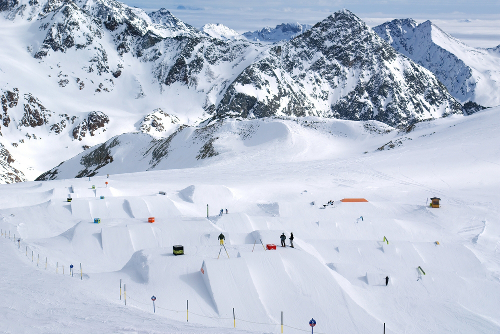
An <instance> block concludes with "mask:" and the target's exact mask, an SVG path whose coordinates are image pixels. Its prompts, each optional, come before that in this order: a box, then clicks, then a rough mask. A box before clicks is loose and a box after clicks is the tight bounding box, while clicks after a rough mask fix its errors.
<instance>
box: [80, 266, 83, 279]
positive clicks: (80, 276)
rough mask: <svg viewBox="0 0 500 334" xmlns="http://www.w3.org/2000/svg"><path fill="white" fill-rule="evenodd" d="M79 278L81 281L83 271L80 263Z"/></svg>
mask: <svg viewBox="0 0 500 334" xmlns="http://www.w3.org/2000/svg"><path fill="white" fill-rule="evenodd" d="M80 280H82V281H83V271H82V264H81V263H80Z"/></svg>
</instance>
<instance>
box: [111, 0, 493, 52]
mask: <svg viewBox="0 0 500 334" xmlns="http://www.w3.org/2000/svg"><path fill="white" fill-rule="evenodd" d="M121 1H122V2H124V3H126V4H128V5H130V6H136V7H139V8H142V9H144V10H146V11H147V12H150V11H153V10H157V9H160V8H166V9H168V10H170V11H171V12H172V14H174V15H175V16H176V17H178V18H179V19H181V20H183V21H184V22H186V23H189V24H191V25H193V26H194V27H196V28H200V27H201V26H203V25H204V24H206V23H222V24H224V25H226V26H228V27H230V28H232V29H234V30H236V31H238V32H240V33H243V32H246V31H253V30H257V29H261V28H263V27H265V26H271V27H274V26H276V25H277V24H280V23H284V22H299V23H308V24H315V23H316V22H319V21H321V20H323V19H324V18H326V17H327V16H328V15H330V14H331V13H333V12H335V11H337V10H340V9H342V8H346V9H349V10H350V11H351V12H353V13H354V14H356V15H357V16H358V17H360V18H361V19H363V20H364V21H365V22H366V23H367V24H368V25H369V26H372V27H373V26H376V25H378V24H381V23H383V22H386V21H388V20H391V19H395V18H409V17H411V18H413V19H415V20H416V21H417V22H419V23H421V22H424V21H426V20H432V21H433V22H434V23H435V24H437V25H438V26H439V27H440V28H441V29H443V30H444V31H446V32H448V33H450V34H451V35H453V36H454V37H457V38H459V39H461V40H462V41H464V42H465V43H467V44H469V45H471V46H476V47H494V46H497V45H499V44H500V0H473V1H471V0H467V1H466V0H420V1H418V0H349V1H346V0H331V1H326V0H308V1H303V0H301V1H299V0H287V1H283V0H253V1H251V2H241V1H230V0H211V1H208V0H190V1H181V0H141V1H139V0H121Z"/></svg>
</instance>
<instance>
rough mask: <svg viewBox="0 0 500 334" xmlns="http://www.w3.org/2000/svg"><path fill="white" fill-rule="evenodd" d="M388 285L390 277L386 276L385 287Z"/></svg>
mask: <svg viewBox="0 0 500 334" xmlns="http://www.w3.org/2000/svg"><path fill="white" fill-rule="evenodd" d="M387 284H389V276H385V286H387Z"/></svg>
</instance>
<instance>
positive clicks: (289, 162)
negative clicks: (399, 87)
mask: <svg viewBox="0 0 500 334" xmlns="http://www.w3.org/2000/svg"><path fill="white" fill-rule="evenodd" d="M362 124H364V125H363V126H362ZM271 125H272V124H271ZM314 127H317V128H318V129H316V130H313V129H312V128H314ZM282 128H283V129H284V128H288V131H282V130H280V127H278V126H277V125H272V126H268V127H267V130H268V131H267V132H268V133H266V132H265V131H264V130H262V132H261V133H260V135H259V136H260V137H261V140H260V141H259V140H258V138H253V139H252V140H253V141H252V142H251V145H248V146H244V145H243V146H242V145H241V143H238V142H236V141H230V140H229V141H228V142H227V143H226V145H227V146H226V149H227V148H228V146H229V145H231V144H234V145H240V146H238V147H233V150H236V149H238V150H241V151H239V152H240V153H239V154H238V155H236V156H227V155H226V157H229V158H227V159H218V160H217V159H216V160H214V161H213V162H212V163H210V164H209V163H207V164H205V165H201V166H199V167H197V168H180V169H170V170H162V171H150V172H141V173H132V174H114V173H113V172H112V171H111V172H110V175H109V177H107V176H106V175H102V176H95V177H91V178H90V179H89V178H82V179H62V180H55V181H47V182H25V183H19V184H11V185H1V186H0V208H1V209H0V227H1V228H2V235H1V238H0V249H1V251H0V259H1V261H0V272H1V275H0V277H1V281H0V294H1V296H2V298H1V299H0V308H1V309H2V312H0V332H6V333H33V332H51V333H61V332H65V333H89V332H108V333H111V332H113V333H128V332H134V333H229V332H231V333H233V332H237V331H238V330H247V331H252V332H254V333H280V332H281V325H280V322H281V312H283V320H284V325H285V326H284V333H302V332H308V331H309V330H310V327H309V325H308V322H309V320H310V319H311V318H314V319H315V320H316V321H317V325H316V327H315V330H314V331H315V333H373V332H382V329H383V324H384V323H385V324H386V331H387V333H499V332H500V313H499V312H498V309H499V308H500V260H499V254H500V237H499V235H500V225H499V224H500V215H499V208H498V203H499V202H500V194H499V192H498V189H499V187H500V168H499V166H500V150H499V147H498V145H497V144H494V143H499V142H500V131H499V128H500V108H495V109H489V110H486V111H481V112H478V113H476V114H474V115H471V116H467V117H464V116H451V117H448V118H443V119H438V120H434V121H429V122H422V123H419V124H417V125H416V126H415V127H414V128H413V129H412V131H410V132H408V133H398V132H397V131H396V130H392V131H390V129H389V130H384V131H381V130H380V128H378V127H377V123H376V122H373V123H361V122H346V121H338V122H332V123H329V125H328V127H327V128H326V131H325V128H324V129H321V125H318V124H315V123H309V124H308V125H306V124H304V125H303V126H301V127H287V126H286V122H283V125H282ZM301 129H302V130H301ZM278 130H280V131H278ZM271 132H274V133H275V134H274V136H273V135H272V134H271ZM313 133H317V134H318V135H317V136H316V137H313ZM319 133H323V134H322V135H321V136H320V135H319ZM324 133H329V134H330V135H329V137H327V136H326V135H324ZM245 147H246V149H245ZM335 147H336V148H337V149H334V148H335ZM377 148H379V149H377ZM250 149H251V151H250ZM221 156H224V155H221ZM128 163H129V164H134V161H132V160H130V161H129V162H128ZM106 182H107V183H106ZM160 192H163V193H164V195H163V194H161V193H160ZM68 197H71V198H72V200H71V202H68V201H67V198H68ZM431 197H439V198H440V199H441V202H440V205H441V206H440V207H439V208H431V207H429V203H430V202H429V198H431ZM343 198H365V199H366V200H367V201H368V202H364V203H349V202H340V200H341V199H343ZM331 201H333V204H329V202H330V203H331ZM221 209H224V211H223V212H224V213H223V214H222V215H219V212H220V210H221ZM225 209H227V210H228V211H227V213H226V211H225ZM149 217H154V218H155V222H154V223H148V218H149ZM361 217H363V218H362V219H360V218H361ZM97 218H98V219H100V223H99V224H97V223H94V220H95V219H97ZM221 232H222V233H223V234H224V235H225V240H226V244H225V248H224V247H223V248H221V247H220V246H219V241H218V236H219V234H220V233H221ZM283 232H284V233H285V234H286V235H287V237H288V236H289V235H290V233H291V232H293V234H294V236H295V240H294V245H295V248H290V247H286V248H282V247H279V244H280V240H279V236H280V234H281V233H283ZM14 234H15V238H20V241H19V242H17V240H16V239H14ZM386 240H387V241H386ZM266 244H276V245H278V247H277V249H276V250H266V249H265V248H266V247H265V246H266ZM174 245H183V246H184V252H185V254H184V255H180V256H174V255H173V254H172V247H173V246H174ZM287 246H289V240H287ZM80 263H81V265H82V274H81V272H80ZM70 264H73V265H74V269H75V270H74V275H73V276H70V275H69V274H68V272H69V266H70ZM63 266H64V267H63ZM420 268H421V269H420ZM63 270H64V276H63ZM424 272H425V274H424ZM386 276H388V277H389V284H388V285H387V286H386V284H385V277H386ZM120 280H122V284H123V285H125V284H126V296H127V305H126V306H125V305H124V299H125V295H124V286H123V287H122V291H121V300H120ZM153 295H154V296H155V297H156V298H157V299H156V302H155V308H156V309H155V311H156V313H153V303H152V301H151V297H152V296H153ZM188 302H189V313H188V311H187V303H188ZM233 309H234V316H235V318H233ZM188 315H189V322H186V320H187V317H188ZM234 326H236V330H235V329H234V328H233V327H234Z"/></svg>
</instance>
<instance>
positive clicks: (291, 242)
mask: <svg viewBox="0 0 500 334" xmlns="http://www.w3.org/2000/svg"><path fill="white" fill-rule="evenodd" d="M289 239H290V247H292V248H293V232H290V238H289Z"/></svg>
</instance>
